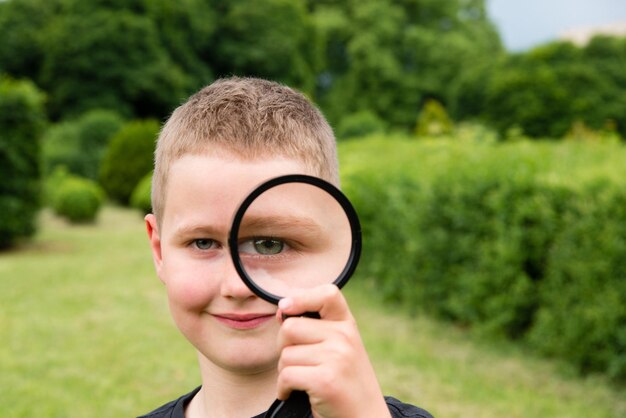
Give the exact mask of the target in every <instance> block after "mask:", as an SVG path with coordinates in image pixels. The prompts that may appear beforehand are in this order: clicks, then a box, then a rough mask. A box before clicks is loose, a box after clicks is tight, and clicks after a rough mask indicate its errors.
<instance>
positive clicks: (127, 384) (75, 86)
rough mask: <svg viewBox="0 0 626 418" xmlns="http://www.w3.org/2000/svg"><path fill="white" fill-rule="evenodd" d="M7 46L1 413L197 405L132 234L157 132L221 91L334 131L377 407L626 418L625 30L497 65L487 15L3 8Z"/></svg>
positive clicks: (381, 8)
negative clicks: (283, 98)
mask: <svg viewBox="0 0 626 418" xmlns="http://www.w3.org/2000/svg"><path fill="white" fill-rule="evenodd" d="M601 3H602V2H600V3H598V4H601ZM598 7H600V6H598ZM555 19H558V17H555ZM0 39H1V41H0V74H2V75H1V79H0V247H2V249H3V251H2V252H1V253H0V340H1V341H2V345H1V346H0V373H1V374H0V414H1V416H8V417H30V416H43V417H66V416H68V417H69V416H119V415H129V416H133V415H134V414H139V413H143V412H146V411H147V410H149V409H151V408H153V407H156V406H157V405H159V404H160V403H163V402H165V401H168V400H169V399H171V398H174V397H176V396H178V395H180V394H182V393H185V392H186V391H188V390H190V389H191V388H193V387H194V386H195V385H196V384H197V383H198V381H199V379H198V377H197V376H196V371H195V369H196V366H195V359H194V356H193V353H192V350H190V349H189V348H188V346H187V345H186V344H185V342H184V339H183V338H182V337H180V336H178V335H177V332H176V330H175V329H174V327H173V325H172V324H171V321H170V320H169V318H168V314H167V307H166V301H165V295H164V291H163V289H162V288H161V286H160V284H159V282H158V280H157V279H156V278H155V277H154V273H153V271H152V266H151V260H150V255H149V250H148V246H147V243H146V242H145V238H144V236H143V234H144V232H143V225H142V219H141V215H142V213H145V212H146V211H148V210H150V208H149V181H150V170H151V161H152V151H153V148H154V139H155V136H156V134H157V132H158V129H159V126H160V124H161V123H162V122H163V120H164V119H165V118H166V117H167V115H168V114H169V113H170V112H171V110H172V109H173V108H174V107H176V106H177V105H178V104H180V103H181V102H182V101H184V99H185V98H186V97H187V96H188V95H189V94H191V93H193V92H194V91H196V90H197V89H198V88H200V87H201V86H203V85H206V84H208V83H210V82H211V81H212V80H213V79H215V78H217V77H220V76H228V75H242V76H245V75H249V76H260V77H265V78H268V79H272V80H276V81H280V82H284V83H286V84H288V85H291V86H294V87H296V88H298V89H300V90H301V91H303V92H304V93H305V94H307V96H308V97H310V98H311V99H312V100H313V101H314V102H315V103H317V104H318V105H319V107H320V108H321V110H322V111H323V112H324V114H325V115H326V116H327V117H328V119H329V121H330V122H331V124H332V125H333V127H334V128H335V131H336V134H337V137H338V140H339V153H340V159H341V165H342V173H341V174H342V183H343V186H344V189H345V191H346V193H347V194H348V195H349V197H350V198H351V200H352V201H353V202H354V204H355V206H356V207H357V210H358V211H359V214H360V216H361V218H362V223H363V227H364V231H363V233H364V239H365V241H364V245H365V247H364V257H363V261H362V263H361V265H360V266H359V269H358V272H357V276H356V277H355V278H354V279H353V281H352V282H351V283H350V285H349V286H348V287H347V288H346V292H347V294H348V297H349V298H350V300H351V302H352V306H353V309H354V310H355V314H356V315H357V319H358V320H359V323H360V327H361V330H362V332H363V335H364V339H365V341H366V344H367V346H368V349H369V351H370V353H371V355H372V359H373V362H374V364H375V367H376V368H377V371H378V373H379V376H380V379H381V383H382V384H383V387H384V388H385V392H387V393H390V394H394V395H396V396H398V397H400V398H402V399H404V400H406V401H411V402H414V403H417V404H419V405H421V406H423V407H425V408H426V409H429V410H430V411H432V412H433V413H434V414H435V415H436V416H442V417H443V416H446V417H448V416H450V417H455V416H464V417H467V416H470V417H504V416H506V417H510V416H522V415H539V414H541V415H542V416H551V417H570V416H578V415H593V416H598V417H622V416H625V415H626V401H625V400H624V399H625V398H626V396H625V390H624V380H625V378H626V188H624V183H625V179H626V176H625V174H626V164H624V162H625V161H626V160H625V158H626V151H625V149H624V137H626V37H624V35H623V32H622V35H620V34H619V31H618V32H616V33H609V34H598V35H596V36H590V37H588V38H584V39H582V40H581V39H578V38H575V39H574V38H571V39H573V40H575V41H576V42H572V41H570V40H567V39H559V40H552V41H546V42H540V43H539V44H537V45H533V46H532V48H526V49H516V48H511V47H509V48H507V47H505V45H504V44H503V39H502V36H501V35H500V33H499V30H498V28H497V26H496V25H495V24H494V21H493V19H492V18H491V17H490V15H489V14H488V13H487V7H486V4H485V1H483V0H449V1H437V0H393V1H392V0H387V1H385V0H363V1H332V0H326V1H313V0H310V1H304V0H302V1H287V0H259V1H251V0H249V1H244V0H241V1H227V2H209V1H200V0H185V1H179V2H172V1H168V0H132V1H125V0H97V1H90V2H84V1H79V0H51V1H36V0H4V1H1V2H0ZM513 49H516V50H513Z"/></svg>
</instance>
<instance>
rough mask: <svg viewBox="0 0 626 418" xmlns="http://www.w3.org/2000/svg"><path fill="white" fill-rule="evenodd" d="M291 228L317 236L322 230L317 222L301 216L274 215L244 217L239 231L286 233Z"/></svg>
mask: <svg viewBox="0 0 626 418" xmlns="http://www.w3.org/2000/svg"><path fill="white" fill-rule="evenodd" d="M291 228H297V229H298V231H300V232H306V233H309V234H319V233H321V232H322V230H323V228H322V227H321V225H320V224H319V223H318V222H315V220H313V219H312V218H308V217H303V216H288V215H276V216H252V215H250V216H248V215H246V216H244V218H243V220H242V222H241V225H240V230H241V231H245V230H257V229H263V230H270V231H271V230H278V231H288V230H289V229H291Z"/></svg>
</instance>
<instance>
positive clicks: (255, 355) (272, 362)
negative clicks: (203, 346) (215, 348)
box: [199, 347, 279, 375]
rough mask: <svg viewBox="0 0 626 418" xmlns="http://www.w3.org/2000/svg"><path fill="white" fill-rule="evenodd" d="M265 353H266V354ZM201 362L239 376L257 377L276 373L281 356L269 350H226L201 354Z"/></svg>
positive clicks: (243, 348)
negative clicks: (262, 374)
mask: <svg viewBox="0 0 626 418" xmlns="http://www.w3.org/2000/svg"><path fill="white" fill-rule="evenodd" d="M264 351H265V352H264ZM199 356H200V362H201V363H203V362H208V363H210V364H212V365H214V366H217V367H218V368H220V369H222V370H224V371H227V372H230V373H233V374H239V375H255V374H261V373H267V372H275V371H276V368H277V366H278V358H279V354H278V353H277V352H269V350H267V351H266V350H263V351H261V350H258V351H255V350H252V349H250V347H247V348H246V347H242V348H241V349H240V350H238V349H232V348H231V349H230V350H226V349H224V351H223V352H220V353H206V354H204V353H202V352H199Z"/></svg>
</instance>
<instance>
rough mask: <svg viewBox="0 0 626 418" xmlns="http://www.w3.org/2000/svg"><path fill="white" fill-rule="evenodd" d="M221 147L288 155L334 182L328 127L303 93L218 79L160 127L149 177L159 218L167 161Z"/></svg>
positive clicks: (245, 154)
mask: <svg viewBox="0 0 626 418" xmlns="http://www.w3.org/2000/svg"><path fill="white" fill-rule="evenodd" d="M220 151H222V152H223V151H227V152H230V153H234V154H235V155H237V156H238V157H241V158H243V159H256V158H265V157H270V156H280V157H284V158H293V159H296V160H299V161H301V162H302V163H304V165H305V167H306V168H307V169H309V170H311V172H312V173H314V174H315V175H317V176H319V177H322V178H324V179H325V180H327V181H330V182H332V183H335V184H338V182H339V174H338V170H339V169H338V163H337V151H336V143H335V137H334V134H333V131H332V129H331V127H330V126H329V124H328V122H327V121H326V119H325V118H324V116H323V115H322V114H321V112H320V111H319V110H318V109H317V108H316V107H315V106H314V105H313V104H312V103H311V102H310V101H309V100H308V99H307V98H306V97H305V96H304V95H302V94H301V93H299V92H297V91H295V90H293V89H291V88H289V87H286V86H283V85H281V84H278V83H275V82H272V81H268V80H262V79H258V78H239V77H232V78H225V79H220V80H217V81H215V82H214V83H212V84H211V85H209V86H207V87H205V88H203V89H202V90H200V91H199V92H197V93H196V94H194V95H192V96H191V97H190V98H189V99H188V100H187V102H185V103H184V104H183V105H181V106H180V107H178V108H177V109H176V110H175V111H174V112H173V113H172V115H171V116H170V118H169V119H168V121H167V122H166V123H165V125H164V126H163V128H162V129H161V133H160V135H159V138H158V141H157V146H156V151H155V163H154V175H153V179H152V210H153V212H154V215H155V216H156V219H157V221H158V222H160V220H161V217H162V215H163V212H164V209H165V198H164V197H165V195H166V189H167V177H168V173H169V170H170V167H171V165H172V163H173V162H174V161H176V160H177V159H179V158H181V157H183V156H184V155H199V154H205V153H210V152H220Z"/></svg>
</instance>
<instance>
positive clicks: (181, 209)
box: [163, 153, 314, 223]
mask: <svg viewBox="0 0 626 418" xmlns="http://www.w3.org/2000/svg"><path fill="white" fill-rule="evenodd" d="M310 171H311V170H309V169H308V168H307V166H306V165H305V164H304V163H302V162H300V161H299V160H297V159H290V158H285V157H280V156H274V157H271V156H268V157H259V158H254V159H251V158H241V157H239V156H237V155H234V154H232V153H231V154H215V153H207V154H199V155H185V156H183V157H181V158H179V159H177V160H176V161H174V162H173V163H172V165H171V167H170V170H169V173H168V174H169V175H168V186H167V190H166V193H165V206H164V213H163V215H164V221H166V220H167V219H168V218H169V221H173V220H174V219H173V218H172V217H174V218H176V219H177V222H176V223H180V222H181V221H182V220H183V219H181V218H190V217H193V218H195V219H196V220H200V219H208V218H209V217H211V216H212V217H214V218H215V217H217V215H220V216H219V217H220V220H223V219H224V216H227V217H228V218H230V216H231V215H232V214H234V212H235V210H236V209H237V207H238V205H239V204H240V203H241V202H242V201H243V199H244V198H245V197H246V196H247V195H248V194H249V193H250V192H251V191H252V190H253V189H254V188H255V187H256V186H258V185H259V184H261V183H263V182H264V181H266V180H269V179H270V178H273V177H278V176H281V175H286V174H309V175H314V173H311V172H310ZM214 220H215V219H213V220H212V221H214ZM185 223H186V222H185Z"/></svg>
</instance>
